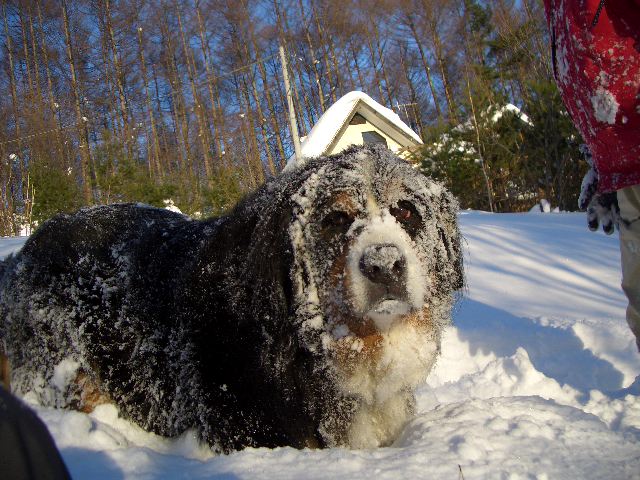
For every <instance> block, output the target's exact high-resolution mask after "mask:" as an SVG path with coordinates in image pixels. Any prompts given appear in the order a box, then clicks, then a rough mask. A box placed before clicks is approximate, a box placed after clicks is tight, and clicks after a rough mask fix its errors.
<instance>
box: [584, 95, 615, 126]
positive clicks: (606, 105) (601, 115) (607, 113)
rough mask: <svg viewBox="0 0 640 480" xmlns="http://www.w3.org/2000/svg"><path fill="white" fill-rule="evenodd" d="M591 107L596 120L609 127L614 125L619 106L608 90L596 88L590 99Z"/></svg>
mask: <svg viewBox="0 0 640 480" xmlns="http://www.w3.org/2000/svg"><path fill="white" fill-rule="evenodd" d="M591 105H592V106H593V112H594V114H595V117H596V120H598V121H599V122H603V123H608V124H610V125H613V124H615V123H616V114H617V113H618V108H619V107H620V104H619V103H618V102H617V100H616V97H614V96H613V94H612V93H611V92H610V91H609V90H606V89H604V88H602V87H598V89H597V90H596V92H595V94H594V95H593V96H592V97H591Z"/></svg>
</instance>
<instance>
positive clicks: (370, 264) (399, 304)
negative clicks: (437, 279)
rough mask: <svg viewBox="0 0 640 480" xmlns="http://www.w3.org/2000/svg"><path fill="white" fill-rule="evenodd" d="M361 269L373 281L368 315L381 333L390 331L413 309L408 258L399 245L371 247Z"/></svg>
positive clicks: (370, 286)
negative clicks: (409, 301)
mask: <svg viewBox="0 0 640 480" xmlns="http://www.w3.org/2000/svg"><path fill="white" fill-rule="evenodd" d="M359 269H360V272H361V273H362V275H363V276H364V277H365V278H366V279H367V280H368V281H369V282H370V283H369V288H368V290H369V291H368V293H369V295H368V297H369V302H370V309H369V311H368V312H367V314H366V316H367V317H368V318H370V319H371V320H373V322H374V323H375V325H376V328H377V329H378V330H379V331H386V330H388V329H389V327H390V326H391V324H392V323H393V322H394V321H395V319H397V318H398V317H400V316H403V315H406V314H407V313H409V311H410V310H411V307H410V305H409V303H408V302H407V291H406V288H407V285H406V283H407V259H406V258H405V256H404V254H403V253H402V251H401V250H400V248H398V246H397V245H394V244H391V243H382V244H374V245H369V246H367V247H366V248H365V249H364V251H363V252H362V256H361V257H360V262H359Z"/></svg>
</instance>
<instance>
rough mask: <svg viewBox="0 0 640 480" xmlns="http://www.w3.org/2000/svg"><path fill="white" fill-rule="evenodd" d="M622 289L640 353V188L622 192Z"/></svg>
mask: <svg viewBox="0 0 640 480" xmlns="http://www.w3.org/2000/svg"><path fill="white" fill-rule="evenodd" d="M618 204H619V205H620V216H621V218H622V221H621V222H620V254H621V259H622V289H623V290H624V293H625V294H626V295H627V299H628V300H629V305H628V307H627V323H628V324H629V327H630V328H631V331H632V332H633V333H634V334H635V336H636V343H637V345H638V351H640V185H634V186H633V187H627V188H623V189H621V190H618Z"/></svg>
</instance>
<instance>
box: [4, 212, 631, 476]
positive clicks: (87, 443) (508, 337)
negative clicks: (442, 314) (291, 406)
mask: <svg viewBox="0 0 640 480" xmlns="http://www.w3.org/2000/svg"><path fill="white" fill-rule="evenodd" d="M459 218H460V222H461V226H462V230H463V235H464V238H465V260H466V273H467V281H468V288H467V290H466V292H465V294H464V298H463V299H462V300H461V302H460V304H459V305H458V307H457V309H456V311H455V315H454V325H453V326H451V327H447V329H446V331H445V334H444V337H443V343H442V354H441V356H440V357H439V359H438V362H437V364H436V367H435V368H434V370H433V371H432V373H431V374H430V375H429V377H428V378H427V380H426V382H425V383H423V384H422V385H420V386H419V387H418V391H417V396H416V398H417V410H418V414H417V415H416V417H415V418H414V419H413V420H412V421H411V422H410V423H409V424H408V425H407V426H406V427H405V428H404V431H403V433H402V434H401V435H400V437H399V438H398V440H397V441H396V442H395V444H394V445H393V446H392V447H389V448H377V449H361V450H345V449H340V448H332V449H326V450H309V449H306V450H295V449H292V448H278V449H273V450H270V449H246V450H244V451H242V452H237V453H234V454H231V455H228V456H214V455H212V454H211V452H210V451H209V450H208V449H207V448H206V447H204V446H202V445H198V443H197V442H196V440H195V438H194V435H193V433H192V432H186V433H185V434H183V435H182V436H181V437H179V438H177V439H166V438H162V437H159V436H157V435H153V434H149V433H146V432H144V431H142V430H141V429H140V428H138V427H137V426H135V425H132V424H131V423H129V422H127V421H124V420H122V419H120V418H118V416H117V411H116V409H115V407H113V406H110V405H103V406H100V407H98V408H97V409H96V410H95V411H94V412H93V413H92V414H90V415H86V414H84V413H80V412H70V411H60V410H55V409H50V408H42V407H38V406H36V407H35V408H36V411H37V412H38V414H39V415H40V417H41V418H42V419H43V420H44V421H45V423H46V424H47V426H48V427H49V429H50V430H51V432H52V434H53V437H54V438H55V440H56V442H57V444H58V447H59V448H60V449H61V452H62V456H63V458H64V460H65V462H66V463H67V465H68V467H69V469H70V471H71V474H72V476H73V478H76V479H83V478H86V479H98V480H99V479H107V478H136V479H138V478H140V479H157V478H167V479H169V478H279V479H294V478H308V479H315V478H318V479H320V478H354V479H358V478H362V479H367V480H368V479H370V478H372V477H375V478H382V479H384V478H389V479H391V478H393V479H396V478H424V477H425V476H426V477H428V478H435V479H438V478H443V479H445V478H446V479H451V478H460V472H462V474H463V475H464V478H465V479H474V478H513V479H516V478H532V479H533V478H535V479H552V478H584V479H588V478H594V479H596V478H616V479H626V478H629V479H630V478H638V476H639V474H638V472H640V377H638V375H639V373H640V355H639V354H638V352H637V350H636V348H635V342H634V340H633V338H632V334H631V333H630V331H629V329H628V327H627V326H626V323H625V320H624V311H625V307H626V301H625V298H624V296H623V294H622V292H621V290H620V287H619V283H620V266H619V261H620V258H619V250H618V248H619V247H618V239H617V238H616V236H615V235H614V236H606V235H604V234H603V233H602V232H597V233H591V232H589V231H588V229H587V228H586V219H585V217H584V214H568V213H548V214H545V215H531V214H490V213H484V212H471V211H465V212H461V214H460V217H459ZM22 242H24V238H9V239H7V238H3V239H0V254H1V255H3V256H4V255H7V254H8V253H9V252H10V251H12V250H16V249H17V248H19V247H20V245H21V244H22ZM72 369H73V365H70V364H69V365H61V366H60V367H59V373H60V381H61V382H62V383H64V380H65V377H66V376H67V375H68V374H69V373H70V372H71V371H72ZM27 400H29V398H27Z"/></svg>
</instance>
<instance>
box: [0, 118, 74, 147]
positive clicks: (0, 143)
mask: <svg viewBox="0 0 640 480" xmlns="http://www.w3.org/2000/svg"><path fill="white" fill-rule="evenodd" d="M81 123H83V122H75V123H70V124H68V125H64V126H62V127H56V128H51V129H49V130H43V131H40V132H36V133H31V134H29V135H24V136H22V137H17V138H12V139H11V140H5V141H4V142H0V145H8V144H10V143H16V142H21V141H23V140H28V139H30V138H34V137H39V136H40V135H47V134H49V133H54V132H59V131H62V130H66V129H67V128H71V127H75V126H78V125H80V124H81Z"/></svg>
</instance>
